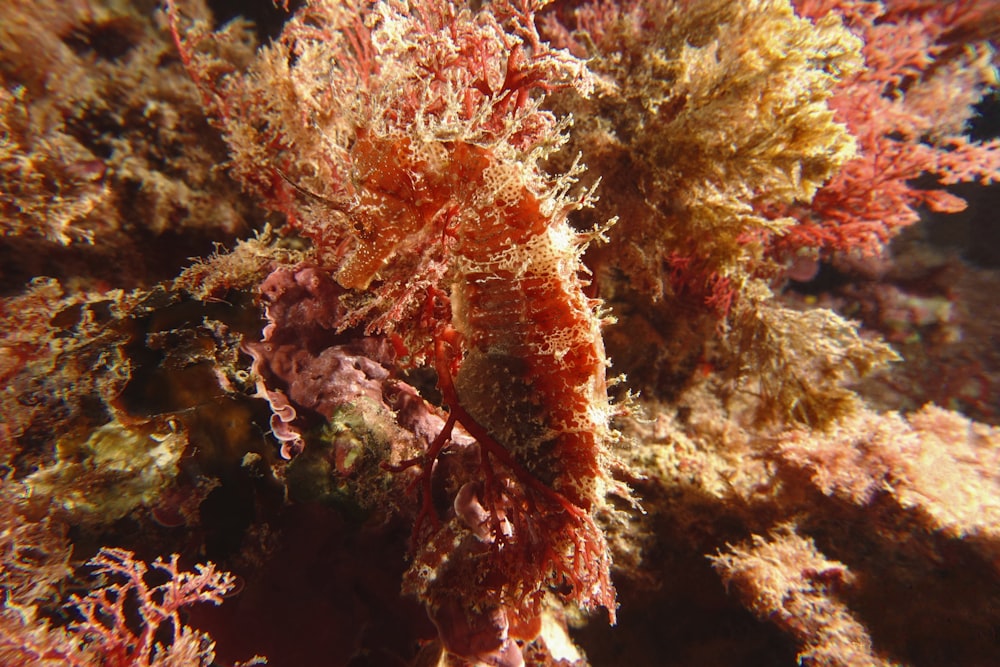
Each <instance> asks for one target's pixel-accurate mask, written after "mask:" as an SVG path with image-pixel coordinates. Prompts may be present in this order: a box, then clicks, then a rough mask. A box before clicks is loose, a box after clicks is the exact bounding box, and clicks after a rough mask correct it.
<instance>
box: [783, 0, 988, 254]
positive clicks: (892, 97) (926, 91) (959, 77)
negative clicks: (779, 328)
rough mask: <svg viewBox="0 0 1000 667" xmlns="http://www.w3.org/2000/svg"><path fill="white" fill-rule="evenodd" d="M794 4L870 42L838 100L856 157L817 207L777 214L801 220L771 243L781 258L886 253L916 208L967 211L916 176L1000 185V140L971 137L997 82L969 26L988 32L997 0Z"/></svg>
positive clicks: (815, 202) (824, 189) (984, 49)
mask: <svg viewBox="0 0 1000 667" xmlns="http://www.w3.org/2000/svg"><path fill="white" fill-rule="evenodd" d="M796 4H797V6H798V7H799V9H800V11H801V12H802V14H803V15H804V16H807V17H811V18H814V19H821V17H825V18H822V19H821V20H829V18H830V17H833V16H837V15H842V16H843V17H844V19H845V21H846V23H847V25H848V26H849V27H850V29H851V31H852V32H854V33H855V34H857V35H858V36H860V37H861V38H863V39H864V44H865V46H864V51H863V53H864V57H865V62H866V65H867V66H866V67H865V68H864V69H862V70H860V71H858V72H856V73H854V74H852V75H851V76H849V77H847V78H846V79H845V80H843V81H842V82H840V83H839V84H838V86H837V88H836V89H835V91H834V95H833V97H832V98H831V99H830V107H831V108H832V109H833V110H834V111H835V112H836V118H837V120H838V121H840V122H843V123H846V125H847V127H848V128H849V129H850V130H851V133H852V134H853V135H854V136H856V137H857V138H858V155H857V156H856V157H854V158H853V159H852V160H850V161H849V162H847V163H846V164H845V165H844V166H843V168H842V169H841V170H839V171H838V172H837V174H836V175H835V176H834V177H833V178H832V179H831V180H830V182H829V183H827V184H826V185H824V186H823V187H822V188H821V189H820V190H819V191H818V192H817V193H816V196H815V197H814V198H813V199H812V201H811V202H808V203H799V204H798V205H792V206H791V207H789V208H782V207H778V209H777V210H779V211H780V212H781V214H783V215H791V216H792V217H794V218H796V219H797V221H798V222H797V224H795V225H793V226H792V227H790V228H789V229H788V230H786V232H785V233H784V234H783V235H782V236H781V237H780V238H778V239H776V240H775V242H774V245H775V247H776V249H777V250H778V251H780V252H784V253H791V254H794V253H802V252H805V251H806V250H807V249H817V250H823V251H824V252H826V253H829V252H830V251H846V252H850V253H858V254H869V255H870V254H879V253H880V252H881V251H882V249H883V248H884V246H885V244H886V243H887V242H888V241H889V240H890V239H891V238H892V237H893V236H894V235H895V234H896V233H897V232H898V230H899V228H901V227H904V226H906V225H910V224H913V223H914V222H916V221H917V220H918V219H919V210H920V207H922V206H923V207H927V208H929V209H931V210H933V211H943V212H954V211H960V210H962V209H963V208H965V202H964V201H962V200H961V199H960V198H959V197H957V196H955V195H953V194H950V193H948V192H947V191H945V190H941V189H925V188H921V187H915V186H914V185H913V184H912V183H911V181H913V180H914V179H917V178H919V177H921V176H924V175H930V176H933V177H935V178H936V180H937V183H938V184H939V185H953V184H955V183H960V182H963V181H974V180H979V181H981V182H983V183H988V182H993V181H997V180H1000V142H998V141H996V140H993V141H988V142H984V143H976V142H972V141H970V140H969V138H968V137H967V136H965V132H966V123H967V122H968V120H969V119H970V117H971V116H972V115H973V113H974V105H975V104H976V103H977V102H978V101H979V100H980V99H981V98H982V96H983V94H984V92H985V91H986V90H987V88H988V86H990V85H995V84H996V73H995V70H994V50H993V47H992V46H991V45H990V44H989V42H987V41H986V40H985V39H984V38H983V37H981V36H978V35H976V29H975V28H973V26H974V25H975V24H976V23H977V22H981V23H982V28H983V29H988V28H986V26H989V25H990V22H989V16H990V14H991V13H992V16H993V20H994V21H995V20H996V13H995V8H991V6H990V5H991V3H989V2H978V1H962V2H955V3H949V4H948V5H942V6H940V7H934V8H931V7H929V6H927V5H924V6H921V5H920V4H919V3H912V2H900V1H898V0H895V1H890V2H886V3H885V4H884V5H883V4H882V3H870V2H813V1H803V2H799V3H796ZM969 32H971V33H972V34H971V35H965V38H964V39H963V40H962V41H961V42H956V41H955V40H956V39H958V38H959V36H960V35H963V34H964V33H969ZM772 210H774V209H772Z"/></svg>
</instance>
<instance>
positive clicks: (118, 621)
mask: <svg viewBox="0 0 1000 667" xmlns="http://www.w3.org/2000/svg"><path fill="white" fill-rule="evenodd" d="M89 565H91V566H93V567H94V575H95V576H99V577H107V583H106V584H104V585H103V586H102V587H100V588H97V589H95V590H92V591H91V592H89V593H88V594H87V595H85V596H83V597H80V596H76V595H74V596H71V598H70V606H71V607H72V608H73V610H75V612H76V613H77V614H79V616H80V620H79V621H77V622H76V623H74V624H73V625H72V626H71V630H72V632H73V634H74V635H75V636H77V637H79V638H80V639H82V640H83V642H84V645H85V646H86V650H87V652H88V653H91V654H97V655H101V656H102V662H101V664H102V665H105V667H114V666H117V665H120V666H121V667H134V666H135V665H164V666H165V665H178V666H179V665H181V664H184V665H208V664H210V663H211V662H212V660H213V659H214V650H213V649H214V646H213V643H212V641H211V639H210V638H209V637H208V636H207V635H204V634H202V633H200V632H198V631H196V630H193V629H192V628H189V627H188V626H186V625H184V624H183V623H182V622H181V618H180V613H179V612H180V609H181V608H182V607H186V606H188V605H191V604H195V603H198V602H210V603H212V604H220V603H221V602H222V599H223V598H224V597H225V596H226V594H228V593H229V592H231V591H232V590H233V587H234V586H235V580H234V578H233V576H232V575H231V574H228V573H225V572H218V571H216V569H215V566H214V565H212V564H211V563H209V564H207V565H197V566H196V570H195V572H183V571H181V570H180V569H179V568H178V565H177V556H176V555H173V556H171V557H170V559H169V560H166V561H165V560H163V559H161V558H158V559H156V560H155V561H153V563H152V570H150V567H149V566H147V565H146V564H145V563H143V562H142V561H139V560H136V559H135V555H134V554H132V553H131V552H129V551H126V550H124V549H114V548H108V547H105V548H103V549H101V551H100V553H98V554H97V556H95V557H94V558H92V559H91V560H90V562H89ZM154 572H155V573H156V574H154ZM161 576H165V577H166V581H164V582H163V583H161V584H155V585H154V584H153V583H152V582H151V579H156V578H158V577H161ZM132 605H135V610H136V613H137V614H138V624H133V622H132V620H131V617H130V609H131V606H132ZM165 640H166V643H164V642H165Z"/></svg>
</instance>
